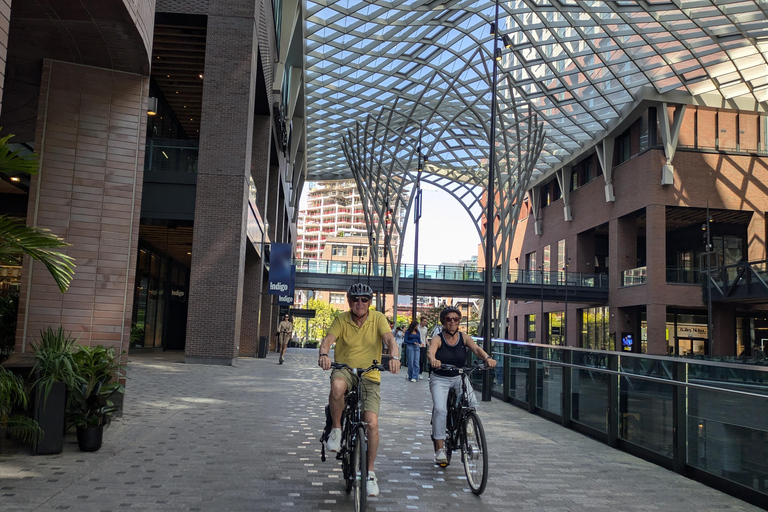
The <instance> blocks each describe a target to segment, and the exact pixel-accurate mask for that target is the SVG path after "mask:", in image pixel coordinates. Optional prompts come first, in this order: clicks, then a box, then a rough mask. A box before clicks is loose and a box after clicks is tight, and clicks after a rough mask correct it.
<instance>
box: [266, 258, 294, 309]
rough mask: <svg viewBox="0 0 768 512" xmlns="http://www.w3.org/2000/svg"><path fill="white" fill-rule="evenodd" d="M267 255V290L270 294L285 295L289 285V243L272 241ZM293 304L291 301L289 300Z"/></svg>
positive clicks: (291, 292)
mask: <svg viewBox="0 0 768 512" xmlns="http://www.w3.org/2000/svg"><path fill="white" fill-rule="evenodd" d="M269 252H270V255H269V287H268V288H269V290H268V292H267V293H269V294H270V295H287V294H288V293H289V291H290V294H291V296H293V287H292V286H291V285H292V283H291V244H276V243H273V244H272V245H271V247H270V251H269ZM291 304H293V302H291Z"/></svg>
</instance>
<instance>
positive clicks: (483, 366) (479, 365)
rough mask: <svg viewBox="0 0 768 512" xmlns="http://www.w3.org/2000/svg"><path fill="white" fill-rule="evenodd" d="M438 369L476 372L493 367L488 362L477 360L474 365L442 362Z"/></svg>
mask: <svg viewBox="0 0 768 512" xmlns="http://www.w3.org/2000/svg"><path fill="white" fill-rule="evenodd" d="M435 369H436V370H459V371H460V372H474V371H475V370H490V369H491V367H490V366H488V365H487V364H486V363H484V362H483V363H480V362H477V361H476V362H475V363H473V364H472V366H454V365H452V364H442V363H441V364H440V367H439V368H435Z"/></svg>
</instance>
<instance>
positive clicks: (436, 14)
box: [304, 0, 768, 180]
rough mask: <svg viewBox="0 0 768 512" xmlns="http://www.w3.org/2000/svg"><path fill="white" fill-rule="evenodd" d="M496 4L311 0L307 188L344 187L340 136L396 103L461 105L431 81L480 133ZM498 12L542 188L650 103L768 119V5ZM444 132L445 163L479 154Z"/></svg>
mask: <svg viewBox="0 0 768 512" xmlns="http://www.w3.org/2000/svg"><path fill="white" fill-rule="evenodd" d="M494 5H495V2H493V1H487V0H481V1H467V0H392V1H382V0H376V1H374V0H325V1H312V0H307V2H306V9H305V11H304V12H305V13H306V14H305V25H306V30H305V33H306V34H307V40H306V51H305V54H306V76H307V116H308V129H307V139H308V146H309V147H308V176H307V179H308V180H321V179H341V178H350V177H351V169H350V167H349V166H348V162H347V160H346V158H345V156H344V155H343V152H342V145H341V144H340V138H341V136H342V134H344V133H346V131H347V130H349V129H356V128H353V127H354V126H355V123H356V122H358V123H362V124H365V122H366V117H367V116H368V115H370V114H373V115H376V113H378V112H382V111H383V110H384V109H391V108H392V106H393V105H394V104H395V102H396V101H402V100H407V101H411V102H414V103H416V104H418V105H419V106H418V107H417V108H416V109H415V110H414V111H413V115H412V116H411V118H412V119H420V120H424V119H425V118H426V117H427V116H428V115H429V113H430V112H433V111H434V110H435V105H436V104H438V103H439V104H440V105H441V106H440V108H441V109H442V113H443V115H445V116H447V117H450V116H451V115H452V111H453V110H452V109H463V108H465V106H464V104H457V105H452V104H450V103H449V102H446V101H444V98H443V97H441V93H440V91H435V90H432V89H431V88H430V87H431V85H432V84H433V83H434V81H433V80H432V77H434V76H437V75H442V76H444V77H453V78H454V79H455V82H456V88H457V90H461V91H464V93H466V95H467V96H468V97H472V98H476V99H475V100H472V101H471V105H472V107H471V108H472V109H473V111H474V117H475V118H476V119H477V120H478V121H477V122H478V123H480V124H483V125H484V124H486V122H485V121H487V120H488V119H490V104H491V98H490V90H489V88H488V86H487V85H488V84H487V81H486V78H485V77H487V76H488V73H487V69H486V67H487V66H488V65H489V64H488V63H489V62H490V59H491V58H492V53H493V38H492V36H490V34H489V31H488V26H489V23H490V22H491V21H492V19H493V9H494ZM501 9H502V19H503V22H501V23H500V25H501V26H500V27H499V28H500V32H501V33H502V34H505V35H507V36H508V37H509V39H510V42H511V46H510V48H509V49H507V50H505V53H504V58H503V60H502V62H501V64H500V65H501V74H500V80H499V83H498V98H499V102H500V105H502V104H507V105H508V108H509V109H510V110H511V109H512V107H513V106H514V107H516V108H518V109H519V110H520V112H523V113H526V114H527V113H529V112H535V113H536V114H537V115H538V117H539V119H541V120H542V121H543V122H544V134H545V141H544V148H543V152H542V155H541V158H540V159H539V162H538V163H537V167H536V170H535V171H534V176H533V178H534V180H535V179H537V177H539V176H541V175H542V174H545V173H550V172H554V171H555V170H556V169H558V168H560V167H562V166H563V165H564V164H566V163H568V162H569V161H570V160H571V159H573V158H574V157H575V155H578V154H580V153H582V152H584V151H585V150H586V149H588V148H589V147H591V146H593V145H594V144H595V143H596V142H597V141H598V140H599V139H600V138H601V136H602V135H603V134H605V133H607V132H609V131H610V129H611V128H612V127H614V126H616V125H618V124H619V123H620V122H621V119H622V116H623V115H624V114H625V113H626V112H627V111H628V110H630V109H631V107H632V105H633V104H635V103H636V102H638V101H640V100H641V99H643V98H647V97H660V96H662V95H663V96H664V97H665V98H674V102H677V103H690V104H702V105H712V106H730V107H733V108H742V109H748V110H754V111H761V112H765V111H767V110H768V108H767V102H768V14H767V11H768V3H767V2H766V1H765V0H637V1H634V0H633V1H628V0H616V1H575V0H516V1H510V2H506V1H502V2H501ZM473 70H474V72H473ZM464 93H462V94H464ZM464 103H466V102H464ZM420 109H421V111H420ZM484 130H485V127H484V126H483V127H474V128H473V130H472V131H473V133H482V132H483V131H484ZM444 136H446V137H449V138H450V140H448V139H446V140H445V141H443V142H444V144H445V146H446V148H450V151H445V152H441V153H440V155H441V156H440V157H439V158H440V159H441V161H440V162H439V165H437V167H438V168H452V169H458V168H460V167H461V164H462V163H465V162H466V156H467V155H469V156H471V158H470V160H471V161H476V160H477V158H479V153H478V151H479V150H478V148H479V145H478V143H477V141H476V140H471V139H466V138H465V134H464V133H463V132H462V131H461V130H460V129H459V130H458V131H457V132H456V133H450V132H445V133H444ZM486 147H487V145H486ZM465 167H466V166H465Z"/></svg>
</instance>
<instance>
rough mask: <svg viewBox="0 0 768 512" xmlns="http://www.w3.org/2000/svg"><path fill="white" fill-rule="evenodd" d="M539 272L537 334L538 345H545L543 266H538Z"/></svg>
mask: <svg viewBox="0 0 768 512" xmlns="http://www.w3.org/2000/svg"><path fill="white" fill-rule="evenodd" d="M539 270H540V271H541V280H540V282H541V318H539V329H540V330H541V333H540V334H539V343H541V344H542V345H544V344H545V343H546V341H544V265H539Z"/></svg>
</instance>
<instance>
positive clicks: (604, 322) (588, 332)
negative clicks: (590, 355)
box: [581, 306, 615, 350]
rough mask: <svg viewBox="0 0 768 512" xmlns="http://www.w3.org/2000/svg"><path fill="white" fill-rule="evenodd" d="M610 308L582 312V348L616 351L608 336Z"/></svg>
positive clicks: (586, 309)
mask: <svg viewBox="0 0 768 512" xmlns="http://www.w3.org/2000/svg"><path fill="white" fill-rule="evenodd" d="M608 311H609V309H608V306H605V307H599V308H585V309H582V310H581V346H582V347H583V348H588V349H591V350H615V347H613V346H612V344H611V338H610V336H609V334H608V318H609V315H608Z"/></svg>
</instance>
